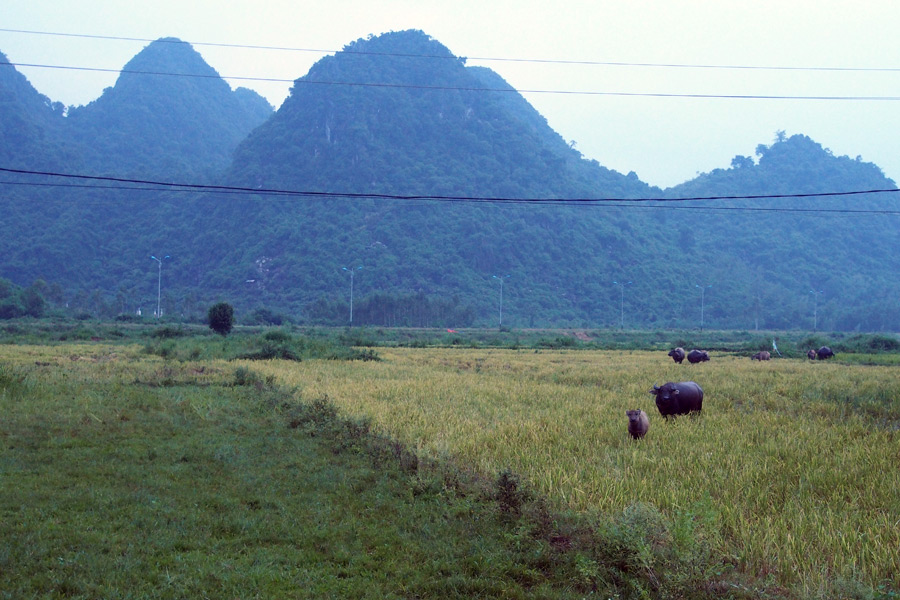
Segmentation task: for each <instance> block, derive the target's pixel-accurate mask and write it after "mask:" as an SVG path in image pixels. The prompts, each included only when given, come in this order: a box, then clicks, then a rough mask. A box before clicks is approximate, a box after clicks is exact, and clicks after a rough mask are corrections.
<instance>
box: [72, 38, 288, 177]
mask: <svg viewBox="0 0 900 600" xmlns="http://www.w3.org/2000/svg"><path fill="white" fill-rule="evenodd" d="M157 73H160V74H157ZM170 74H176V75H175V76H173V75H170ZM271 114H272V107H271V106H269V104H268V102H266V101H265V100H264V99H263V98H262V97H261V96H259V95H258V94H256V92H252V91H250V90H247V89H239V90H236V91H232V90H231V88H230V87H229V86H228V84H227V83H226V82H225V81H224V80H222V79H221V78H220V77H219V76H218V73H216V71H215V70H214V69H213V68H212V67H210V66H209V65H208V64H206V62H205V61H204V60H203V58H202V57H201V56H200V54H198V53H197V52H196V51H195V50H194V49H193V48H192V47H191V46H190V44H186V43H184V42H181V41H180V40H178V39H175V38H163V39H160V40H157V41H155V42H153V43H151V44H150V45H148V46H147V47H146V48H144V49H143V50H142V51H141V52H140V53H139V54H138V55H137V56H135V57H134V58H133V59H132V60H131V61H129V62H128V64H126V65H125V66H124V68H123V72H122V73H121V75H120V76H119V78H118V80H117V81H116V84H115V86H113V87H112V88H107V90H105V91H104V93H103V95H102V96H100V98H98V99H97V100H95V101H93V102H91V103H90V104H88V105H86V106H80V107H73V108H71V109H70V110H69V113H68V118H67V119H66V124H67V126H68V128H69V135H70V136H72V137H73V138H74V139H75V140H77V141H79V142H81V143H82V144H84V146H85V147H87V148H89V149H90V150H89V151H87V152H85V155H84V157H83V159H84V160H83V164H84V166H85V168H87V169H89V171H90V172H91V173H102V174H105V175H116V176H119V177H129V176H130V177H134V176H137V177H163V178H168V179H176V180H179V181H180V180H188V181H193V180H196V179H198V178H207V177H209V176H210V175H211V174H214V173H217V172H218V171H221V170H222V169H224V168H225V167H226V166H227V165H228V164H229V162H230V161H231V152H232V151H233V150H234V148H235V146H237V144H238V143H239V142H240V141H241V140H242V139H243V138H244V137H246V135H247V134H248V133H249V132H250V131H251V130H252V129H253V128H255V127H256V126H258V125H260V124H261V123H262V122H263V121H265V120H266V119H267V118H268V117H269V116H270V115H271Z"/></svg>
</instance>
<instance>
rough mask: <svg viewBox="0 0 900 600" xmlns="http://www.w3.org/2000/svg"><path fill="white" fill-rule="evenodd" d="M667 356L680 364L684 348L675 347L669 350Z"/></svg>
mask: <svg viewBox="0 0 900 600" xmlns="http://www.w3.org/2000/svg"><path fill="white" fill-rule="evenodd" d="M669 356H671V357H672V360H674V361H675V362H677V363H678V364H679V365H680V364H681V361H683V360H684V348H675V349H674V350H669Z"/></svg>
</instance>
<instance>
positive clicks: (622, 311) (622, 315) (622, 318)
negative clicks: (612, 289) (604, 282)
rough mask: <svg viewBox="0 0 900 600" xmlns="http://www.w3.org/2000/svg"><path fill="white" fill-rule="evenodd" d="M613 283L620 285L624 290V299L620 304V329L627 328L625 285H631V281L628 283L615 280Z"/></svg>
mask: <svg viewBox="0 0 900 600" xmlns="http://www.w3.org/2000/svg"><path fill="white" fill-rule="evenodd" d="M613 285H617V286H619V288H620V289H621V290H622V301H621V304H620V307H619V309H620V315H619V329H625V286H626V285H631V282H630V281H629V282H628V283H619V282H618V281H613Z"/></svg>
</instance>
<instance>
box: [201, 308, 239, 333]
mask: <svg viewBox="0 0 900 600" xmlns="http://www.w3.org/2000/svg"><path fill="white" fill-rule="evenodd" d="M207 317H208V320H209V328H210V329H212V330H213V331H215V332H216V333H218V334H219V335H221V336H226V335H228V334H229V333H231V329H232V327H234V307H232V306H231V305H230V304H228V303H227V302H219V303H217V304H213V305H212V306H211V307H210V309H209V314H208V315H207Z"/></svg>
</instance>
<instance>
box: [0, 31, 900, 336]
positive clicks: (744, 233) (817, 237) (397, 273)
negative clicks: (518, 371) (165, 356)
mask: <svg viewBox="0 0 900 600" xmlns="http://www.w3.org/2000/svg"><path fill="white" fill-rule="evenodd" d="M171 54H174V55H176V56H170V55H171ZM151 59H152V61H157V62H155V63H154V62H152V61H151V64H162V63H165V64H169V65H170V67H169V69H170V70H171V69H175V68H176V67H173V66H171V65H181V66H179V67H177V71H176V72H186V71H182V70H183V69H194V71H191V72H198V73H209V72H212V73H214V71H212V70H211V69H210V68H209V67H208V66H206V67H205V69H207V71H204V70H203V65H205V63H202V59H200V58H199V55H196V53H194V51H193V50H191V49H190V47H189V46H187V45H184V44H180V43H177V44H176V43H171V42H157V43H155V44H152V45H151V46H150V47H148V48H147V49H146V50H145V51H144V52H142V53H141V54H140V55H138V57H136V58H135V60H134V61H132V63H134V64H132V63H129V65H130V66H129V70H135V71H140V70H150V68H149V67H148V66H147V65H146V64H145V63H144V62H142V61H145V60H151ZM159 61H161V62H159ZM9 69H10V70H12V68H11V67H10V68H9ZM13 72H14V71H13ZM0 73H2V71H0ZM7 74H8V73H7ZM22 79H23V80H24V78H22ZM19 83H21V81H20V82H19ZM25 83H27V82H25ZM20 87H21V86H20ZM27 87H30V86H27ZM223 90H224V91H223ZM32 91H33V90H32ZM0 92H3V93H6V87H4V88H3V89H2V90H0ZM35 94H36V92H35ZM8 95H9V96H10V97H13V98H16V99H17V101H21V98H20V96H21V97H22V98H25V97H28V95H29V93H28V92H27V89H26V90H25V91H17V92H14V93H11V94H8ZM0 97H2V98H5V96H0ZM216 98H218V100H215V99H216ZM214 100H215V101H214ZM257 100H259V99H258V97H255V98H254V96H253V94H252V93H250V92H241V91H238V92H231V91H230V90H229V89H228V86H227V85H226V84H225V83H224V82H222V81H221V80H219V79H217V78H214V77H211V78H203V79H200V80H195V79H191V78H179V77H162V76H139V75H137V74H131V75H129V76H127V77H126V75H125V74H123V75H122V77H121V78H120V80H119V82H118V83H117V85H116V87H115V88H112V89H110V90H107V91H106V92H105V93H104V95H103V96H102V97H101V98H100V99H98V100H97V101H96V102H94V103H92V104H90V105H88V106H86V107H83V108H79V109H72V110H70V111H69V113H70V116H69V117H68V119H69V121H67V123H66V125H67V127H64V128H61V129H60V130H59V131H62V133H53V135H55V136H60V137H58V138H52V137H51V138H48V139H59V140H60V141H59V143H58V145H56V144H51V147H53V148H63V149H65V148H77V147H81V145H82V144H83V145H86V146H87V145H89V146H91V148H92V150H91V151H90V152H89V151H84V152H82V156H83V157H84V163H83V166H82V167H81V168H84V169H90V170H96V172H102V173H104V174H114V175H117V176H122V177H128V176H132V175H133V174H136V173H143V174H146V175H147V176H150V175H153V176H154V177H159V178H165V179H167V180H174V181H182V182H184V181H187V180H189V181H201V180H203V179H204V178H205V177H212V179H208V180H209V181H213V182H216V183H220V184H224V185H228V186H233V187H236V188H240V189H233V190H228V191H226V192H222V193H215V194H214V193H197V192H177V193H174V192H166V193H163V192H160V191H158V190H155V191H147V190H140V191H138V190H134V189H132V190H115V191H111V190H108V189H102V190H100V189H97V188H92V189H89V190H79V189H72V188H59V187H54V188H28V187H23V186H18V187H15V186H3V188H2V192H3V196H2V200H0V201H2V203H3V206H0V209H2V210H4V213H5V214H6V215H9V217H8V218H7V219H5V220H4V222H3V223H0V253H2V255H3V256H4V260H3V261H2V262H0V277H6V278H8V279H9V280H11V281H13V282H14V283H16V284H18V285H20V286H23V287H24V286H28V285H30V284H31V283H32V282H33V281H34V280H35V279H37V278H43V279H44V280H46V281H47V282H50V283H51V284H57V285H59V286H60V287H61V288H62V290H63V294H62V295H63V297H64V298H65V300H66V301H67V302H68V303H69V309H70V310H78V311H87V312H89V313H98V312H105V313H107V314H116V313H118V312H133V311H135V310H136V309H137V308H138V307H141V308H142V310H143V312H144V314H148V313H150V312H152V310H154V309H155V304H156V292H157V285H160V287H161V289H162V294H161V295H162V305H163V309H164V312H165V314H168V315H181V314H185V315H202V314H204V311H205V308H206V307H208V305H209V304H210V303H211V302H213V301H217V300H228V301H229V302H232V303H233V304H234V305H235V307H236V309H237V318H238V321H241V319H244V320H245V321H246V320H249V319H251V318H252V315H253V314H254V311H256V317H257V318H262V317H260V315H264V316H268V317H272V316H277V317H278V319H281V318H291V319H294V320H295V321H299V322H320V323H332V324H344V323H347V322H349V308H350V307H349V296H350V286H351V281H352V285H353V294H354V323H355V324H363V323H372V324H382V325H433V326H447V327H457V326H466V325H472V324H481V325H497V324H499V322H500V318H501V311H502V324H503V325H504V326H510V327H525V326H546V325H557V326H590V327H597V326H619V325H620V324H621V323H623V322H624V324H625V326H626V327H699V326H700V323H701V318H702V321H703V325H704V326H705V327H723V328H724V327H729V328H746V329H752V328H756V327H759V328H804V329H812V328H813V327H816V328H819V329H849V330H852V329H862V330H884V329H897V328H900V311H898V309H897V307H896V305H895V303H894V302H893V299H894V298H896V296H897V294H898V292H900V269H898V268H897V267H898V266H900V265H898V264H897V261H898V259H897V258H896V252H895V249H896V248H897V247H898V242H900V239H898V237H900V234H898V231H900V230H898V228H897V227H896V224H897V219H898V217H896V216H893V215H890V214H885V213H884V212H881V213H871V212H867V213H859V212H853V211H860V210H862V211H873V210H879V211H883V210H884V209H886V208H888V209H895V208H896V206H897V199H896V194H869V195H853V196H837V197H812V198H807V197H785V198H759V199H744V200H729V199H717V200H694V201H683V200H680V199H682V198H697V197H704V198H705V197H709V196H747V195H772V194H806V193H821V192H840V191H853V190H880V189H895V185H894V182H892V181H890V180H888V179H886V178H885V177H884V175H883V174H882V173H881V171H880V169H879V168H878V167H877V166H875V165H872V164H870V163H866V162H863V161H862V160H860V159H850V158H847V157H836V156H833V155H832V154H831V153H830V152H829V151H828V150H827V149H825V148H823V147H822V146H821V145H820V144H818V143H816V142H814V141H813V140H810V139H809V138H807V137H805V136H803V135H794V136H791V137H788V136H786V135H784V134H783V133H779V134H778V137H777V138H776V140H775V141H774V142H773V143H771V144H770V145H766V144H760V146H759V148H758V149H757V156H756V157H755V158H751V157H740V156H739V157H735V158H734V160H733V161H732V166H731V168H729V169H718V170H716V171H713V172H711V173H706V174H703V175H700V176H699V177H697V178H696V179H694V180H692V181H689V182H685V183H684V184H682V185H680V186H676V187H674V188H671V189H668V190H665V191H663V190H659V189H656V188H651V187H650V186H648V185H646V184H645V183H643V182H641V181H640V180H639V179H638V178H637V177H636V176H635V175H634V174H633V173H631V174H628V175H623V174H621V173H617V172H615V171H611V170H609V169H606V168H604V167H602V166H601V165H599V164H597V163H596V162H595V161H588V160H584V159H583V158H582V157H581V156H580V154H579V153H578V152H577V151H575V150H574V149H572V148H570V147H569V146H568V145H567V144H566V143H565V141H564V140H563V139H562V138H561V137H560V136H559V135H558V134H557V133H556V132H554V131H553V130H552V128H551V127H550V126H549V125H548V124H547V122H546V120H545V119H544V118H543V117H542V116H541V115H540V114H539V113H537V111H535V110H534V108H533V107H531V105H530V104H528V102H527V101H526V100H525V99H524V98H522V97H521V96H520V95H519V94H517V93H515V92H514V91H511V88H510V87H509V85H508V84H507V83H506V82H505V81H503V79H502V78H501V77H500V76H499V75H497V74H496V73H494V72H492V71H490V70H489V69H484V68H476V67H467V66H466V65H465V61H464V59H460V58H457V57H454V56H453V55H452V53H451V52H450V50H449V49H447V48H446V47H444V46H443V45H441V44H440V43H439V42H437V41H436V40H433V39H432V38H430V37H428V36H427V35H425V34H424V33H422V32H420V31H402V32H393V33H389V34H384V35H382V36H378V37H370V38H368V39H361V40H357V41H355V42H353V43H351V44H349V45H348V46H347V47H345V48H344V50H343V51H342V52H339V53H337V54H335V55H334V56H328V57H325V58H323V59H322V60H321V61H319V62H318V63H317V64H316V65H315V66H314V67H313V68H312V69H311V70H310V71H309V73H308V74H306V75H304V76H303V77H300V78H299V79H298V80H297V81H296V82H295V84H294V86H293V89H292V91H291V95H290V96H289V97H288V98H287V100H285V102H284V104H283V105H282V106H281V107H280V108H279V110H278V111H277V112H275V113H274V114H272V115H271V117H270V118H268V119H267V120H265V122H263V123H262V124H261V125H260V126H259V127H257V128H256V129H254V130H253V131H252V133H250V134H249V135H248V136H247V137H246V138H245V139H244V140H243V141H242V142H240V143H239V144H238V142H237V141H234V144H237V147H236V149H235V151H234V153H233V160H232V162H231V165H230V167H228V168H227V169H226V170H225V171H224V172H223V174H222V175H221V176H219V177H215V176H214V175H211V174H212V173H215V172H216V171H217V168H218V167H219V166H221V165H222V162H221V161H222V160H223V159H222V156H223V154H222V149H224V148H226V147H227V144H228V143H229V142H228V140H234V139H235V135H236V134H235V132H234V130H233V129H231V128H229V126H228V124H227V123H223V122H222V118H221V112H222V110H224V108H223V107H231V108H229V110H232V111H233V112H231V113H230V114H244V115H255V117H252V118H255V119H257V122H262V119H263V118H264V113H265V112H266V111H265V109H266V107H263V106H261V105H260V104H259V102H257ZM37 104H40V103H37ZM9 105H10V102H9V101H7V100H4V104H3V107H4V108H3V111H4V112H3V113H0V119H2V121H3V122H4V123H5V122H6V120H7V119H8V117H7V113H9V114H11V115H12V114H16V113H14V112H13V111H12V110H11V109H10V108H8V106H9ZM35 105H36V104H35V103H34V102H32V103H31V104H30V105H29V106H35ZM236 105H239V106H243V109H235V108H234V107H235V106H236ZM266 106H267V105H266ZM165 107H168V108H165ZM178 107H181V108H178ZM185 107H186V108H185ZM45 109H46V110H45V113H44V114H45V116H46V114H47V112H48V111H49V112H52V107H51V106H50V105H48V106H45ZM217 111H218V116H217V114H214V113H217ZM241 111H243V112H241ZM254 111H256V112H254ZM9 118H11V117H9ZM61 118H62V117H60V119H61ZM252 118H250V117H248V119H250V120H249V121H246V122H247V123H249V122H250V121H252ZM51 121H52V119H51ZM187 121H192V122H193V123H194V124H195V125H202V126H200V127H198V128H197V129H195V130H191V131H190V135H187V132H188V127H189V126H188V124H186V122H187ZM34 123H38V124H39V121H38V120H35V121H34ZM29 126H31V125H29ZM34 126H37V125H34ZM247 131H249V128H248V129H247ZM188 138H191V139H194V138H196V139H195V140H194V141H193V142H191V143H194V144H199V145H200V146H202V147H203V148H207V149H208V150H209V149H211V148H216V149H217V150H218V153H216V152H213V151H212V150H209V151H208V152H206V151H201V150H197V149H194V150H191V148H192V146H191V145H190V144H189V143H188V141H189V139H188ZM232 147H233V146H232ZM103 157H106V158H103ZM14 164H22V161H20V162H19V163H14ZM24 164H31V163H29V162H28V161H24ZM2 166H5V165H3V164H0V167H2ZM248 189H249V190H254V191H255V192H254V193H248V192H247V191H246V190H248ZM242 190H243V191H242ZM272 190H281V193H278V192H274V191H272ZM284 191H290V192H295V193H291V194H285V193H283V192H284ZM298 193H299V194H298ZM42 194H43V195H42ZM411 196H412V197H411ZM600 198H606V199H616V198H617V199H631V201H629V202H606V201H604V202H587V201H586V200H588V199H600ZM561 200H562V201H561ZM565 200H569V201H565ZM824 211H828V212H824ZM151 254H155V255H157V256H165V255H169V256H170V257H171V258H170V259H167V260H165V261H164V263H163V265H162V267H161V268H160V265H158V264H157V263H156V262H155V261H153V260H151V259H150V258H149V257H150V255H151ZM359 267H362V269H359ZM344 268H347V269H352V270H353V273H354V275H353V278H352V280H351V277H350V275H349V274H348V272H347V271H346V270H344ZM501 281H502V283H501ZM614 282H616V283H614ZM622 284H625V285H624V286H623V285H622ZM701 287H702V291H701ZM501 291H502V304H501ZM811 292H814V293H811ZM701 293H702V296H701ZM701 297H702V307H701Z"/></svg>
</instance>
